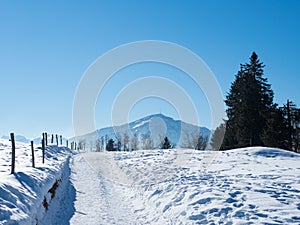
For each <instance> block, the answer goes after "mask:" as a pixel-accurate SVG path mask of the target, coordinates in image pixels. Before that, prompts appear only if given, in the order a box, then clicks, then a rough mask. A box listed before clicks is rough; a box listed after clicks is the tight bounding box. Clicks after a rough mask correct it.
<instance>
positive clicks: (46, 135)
mask: <svg viewBox="0 0 300 225" xmlns="http://www.w3.org/2000/svg"><path fill="white" fill-rule="evenodd" d="M45 141H46V146H48V134H47V133H45Z"/></svg>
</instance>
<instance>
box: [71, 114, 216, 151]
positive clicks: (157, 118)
mask: <svg viewBox="0 0 300 225" xmlns="http://www.w3.org/2000/svg"><path fill="white" fill-rule="evenodd" d="M199 133H201V135H203V136H210V134H211V131H210V130H209V129H208V128H206V127H198V126H196V125H193V124H189V123H185V122H184V121H181V120H174V119H173V118H171V117H168V116H165V115H163V114H154V115H150V116H146V117H144V118H141V119H139V120H136V121H133V122H130V123H128V124H124V125H121V126H115V127H106V128H102V129H98V130H97V131H95V132H93V133H89V134H87V135H83V136H80V137H76V139H77V141H78V142H80V141H85V142H86V144H87V146H90V144H91V143H92V145H93V146H95V141H96V140H97V139H99V138H101V137H102V138H104V139H105V138H106V139H111V138H112V139H114V140H116V139H117V136H121V137H122V138H123V137H124V134H127V135H128V136H129V138H130V139H132V138H133V137H137V138H138V140H139V142H140V143H141V142H142V139H143V137H146V138H149V139H151V140H152V141H153V144H154V148H157V147H158V145H159V144H160V143H161V141H162V139H163V138H164V137H168V138H169V140H170V141H171V143H172V144H174V145H176V146H182V145H183V144H185V142H186V141H187V139H188V138H189V137H190V136H191V134H193V135H194V134H199ZM180 138H181V139H180ZM73 140H74V138H73ZM89 148H90V147H88V148H87V149H89Z"/></svg>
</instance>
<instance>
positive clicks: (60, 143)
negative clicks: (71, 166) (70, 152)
mask: <svg viewBox="0 0 300 225" xmlns="http://www.w3.org/2000/svg"><path fill="white" fill-rule="evenodd" d="M60 145H62V135H60Z"/></svg>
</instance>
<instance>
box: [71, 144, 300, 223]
mask: <svg viewBox="0 0 300 225" xmlns="http://www.w3.org/2000/svg"><path fill="white" fill-rule="evenodd" d="M72 164H73V165H72V166H71V167H72V171H73V172H74V174H72V177H73V181H72V182H73V184H74V187H75V189H77V195H76V196H77V198H76V201H75V202H74V206H75V208H76V212H75V213H74V216H73V218H72V219H71V224H83V223H85V224H299V223H300V157H299V155H297V154H295V153H291V152H287V151H283V150H279V149H270V148H261V147H257V148H245V149H237V150H231V151H226V152H201V151H195V150H182V149H178V150H152V151H135V152H115V153H108V152H104V153H84V154H80V155H77V156H75V157H74V161H73V163H72Z"/></svg>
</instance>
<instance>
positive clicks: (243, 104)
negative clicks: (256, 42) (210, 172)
mask: <svg viewBox="0 0 300 225" xmlns="http://www.w3.org/2000/svg"><path fill="white" fill-rule="evenodd" d="M264 67H265V65H264V63H263V62H261V61H260V59H259V58H258V56H257V54H256V53H255V52H253V53H252V55H251V57H250V61H249V62H248V63H245V64H241V65H240V69H239V71H238V72H237V74H236V76H235V80H234V81H233V82H232V84H231V87H230V90H229V92H228V93H227V95H226V99H225V103H226V105H227V110H226V113H227V118H226V119H224V123H222V124H220V126H219V127H217V128H216V130H215V131H214V133H213V135H212V137H211V146H212V148H214V149H218V148H219V147H220V149H221V150H226V149H233V148H240V147H248V146H268V147H277V148H282V149H287V150H291V151H295V152H298V151H299V150H300V109H299V108H297V106H296V104H294V103H293V102H292V101H290V100H287V102H286V104H284V105H282V106H279V105H278V104H277V103H274V92H273V90H272V88H271V85H270V84H269V83H268V79H267V78H266V77H264ZM222 137H224V139H223V140H222Z"/></svg>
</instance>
